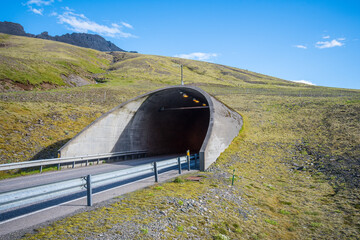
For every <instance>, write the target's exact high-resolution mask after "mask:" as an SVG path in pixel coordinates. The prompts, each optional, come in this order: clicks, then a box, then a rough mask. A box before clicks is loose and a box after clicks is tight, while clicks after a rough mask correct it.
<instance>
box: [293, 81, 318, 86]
mask: <svg viewBox="0 0 360 240" xmlns="http://www.w3.org/2000/svg"><path fill="white" fill-rule="evenodd" d="M292 82H296V83H303V84H307V85H313V86H315V84H314V83H312V82H310V81H306V80H296V81H295V80H294V81H292Z"/></svg>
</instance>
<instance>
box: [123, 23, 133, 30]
mask: <svg viewBox="0 0 360 240" xmlns="http://www.w3.org/2000/svg"><path fill="white" fill-rule="evenodd" d="M121 24H122V25H123V26H124V27H127V28H130V29H133V28H134V27H133V26H132V25H131V24H129V23H126V22H121Z"/></svg>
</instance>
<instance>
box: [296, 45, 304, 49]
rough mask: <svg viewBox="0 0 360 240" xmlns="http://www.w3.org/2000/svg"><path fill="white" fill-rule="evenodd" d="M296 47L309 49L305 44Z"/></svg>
mask: <svg viewBox="0 0 360 240" xmlns="http://www.w3.org/2000/svg"><path fill="white" fill-rule="evenodd" d="M294 47H296V48H302V49H307V46H304V45H295V46H294Z"/></svg>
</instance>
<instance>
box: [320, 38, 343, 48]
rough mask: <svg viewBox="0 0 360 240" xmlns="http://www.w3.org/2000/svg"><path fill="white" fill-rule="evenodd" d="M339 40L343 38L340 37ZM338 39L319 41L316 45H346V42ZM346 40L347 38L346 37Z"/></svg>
mask: <svg viewBox="0 0 360 240" xmlns="http://www.w3.org/2000/svg"><path fill="white" fill-rule="evenodd" d="M338 40H339V41H342V40H341V39H338ZM338 40H336V39H333V40H331V41H324V42H322V41H319V42H317V43H316V45H315V47H317V48H333V47H341V46H343V45H344V43H342V42H339V41H338ZM344 40H345V39H344Z"/></svg>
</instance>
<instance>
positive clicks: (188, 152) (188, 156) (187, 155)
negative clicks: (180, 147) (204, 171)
mask: <svg viewBox="0 0 360 240" xmlns="http://www.w3.org/2000/svg"><path fill="white" fill-rule="evenodd" d="M186 160H187V165H188V171H190V150H187V151H186Z"/></svg>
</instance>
